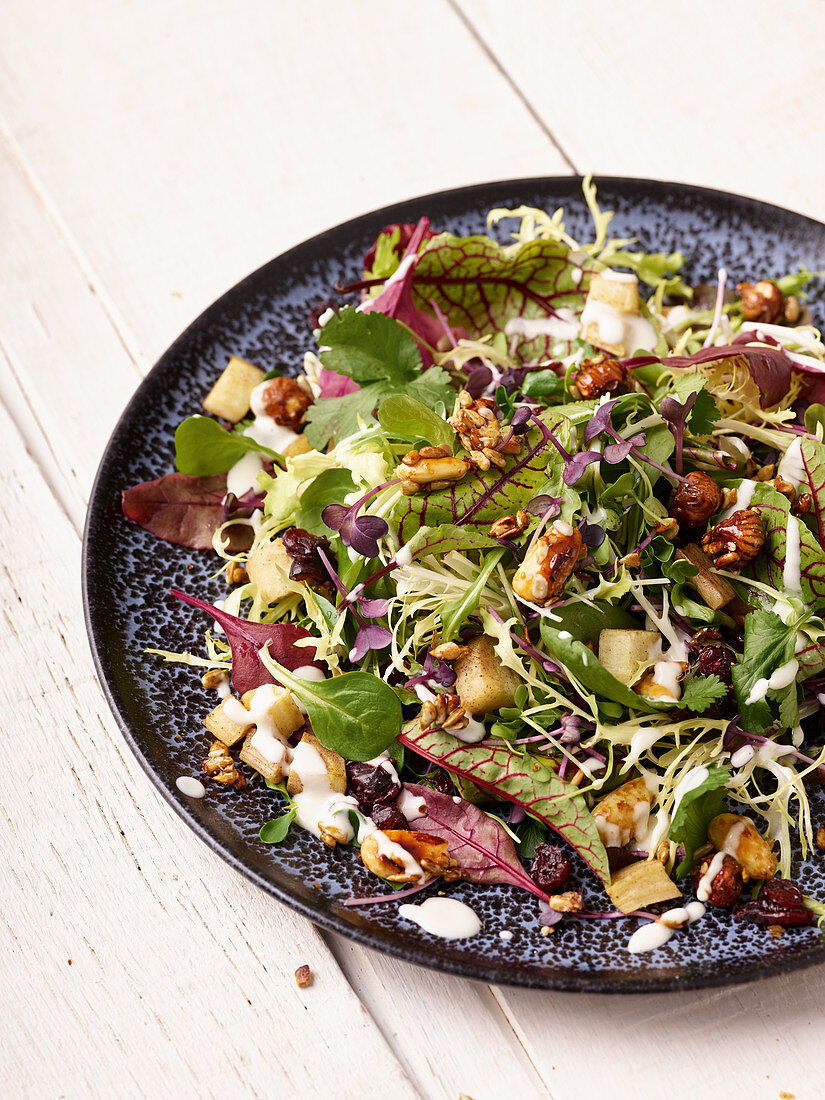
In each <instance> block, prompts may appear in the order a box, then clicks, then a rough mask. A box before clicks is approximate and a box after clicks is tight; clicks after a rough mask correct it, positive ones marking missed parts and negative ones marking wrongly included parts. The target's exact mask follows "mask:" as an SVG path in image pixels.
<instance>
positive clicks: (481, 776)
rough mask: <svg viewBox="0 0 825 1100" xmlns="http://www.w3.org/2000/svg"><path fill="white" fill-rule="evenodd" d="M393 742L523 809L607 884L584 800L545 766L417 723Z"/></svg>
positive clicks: (599, 846)
mask: <svg viewBox="0 0 825 1100" xmlns="http://www.w3.org/2000/svg"><path fill="white" fill-rule="evenodd" d="M398 740H399V741H401V743H402V744H404V745H406V746H407V748H409V749H412V751H413V752H417V753H418V755H419V756H423V757H424V759H425V760H429V761H431V762H432V763H433V764H438V765H439V766H440V767H442V768H444V769H446V771H448V772H453V773H454V774H455V775H460V776H462V777H463V778H465V779H469V780H470V781H471V782H472V783H475V785H476V786H477V787H480V788H481V789H482V790H485V791H489V792H490V793H491V794H494V795H498V796H499V797H500V798H504V799H506V800H507V801H508V802H514V803H515V804H516V805H517V806H523V807H524V809H525V810H526V811H527V813H529V814H532V815H533V817H535V818H538V820H539V821H543V822H544V823H545V825H548V826H549V827H550V828H551V829H553V830H554V831H555V832H557V833H558V834H559V835H560V836H561V837H563V838H564V839H565V840H566V841H567V842H568V844H570V845H572V847H573V848H575V849H576V851H577V852H578V853H579V855H580V856H581V857H582V859H584V860H585V862H586V863H587V864H588V865H589V866H590V867H591V868H592V869H593V870H594V871H595V873H596V874H597V875H598V876H599V878H600V879H601V880H602V881H603V882H605V883H609V882H610V869H609V867H608V863H607V852H606V851H605V848H604V844H602V841H601V838H600V837H599V832H598V829H597V828H596V823H595V821H594V820H593V816H592V814H591V813H590V811H589V810H588V808H587V806H586V804H585V801H584V796H583V795H582V794H580V792H579V791H578V789H577V788H576V787H574V786H573V785H572V784H570V783H565V782H564V781H563V780H561V779H559V777H558V776H557V775H556V774H555V773H554V772H553V771H551V769H550V768H549V767H548V766H547V765H546V764H543V763H541V762H540V761H538V760H534V759H533V758H531V757H529V756H528V757H526V758H525V759H522V758H521V757H519V756H517V755H516V754H515V753H513V752H512V751H511V750H510V749H509V748H507V747H506V746H505V745H502V746H501V747H500V748H499V747H498V746H488V745H465V744H463V743H462V742H461V741H459V740H457V738H455V737H453V736H452V734H449V733H445V732H444V731H443V730H422V729H421V728H420V726H419V724H418V722H417V721H414V722H410V723H408V724H407V725H406V726H404V727H403V728H402V731H401V733H400V734H399V737H398Z"/></svg>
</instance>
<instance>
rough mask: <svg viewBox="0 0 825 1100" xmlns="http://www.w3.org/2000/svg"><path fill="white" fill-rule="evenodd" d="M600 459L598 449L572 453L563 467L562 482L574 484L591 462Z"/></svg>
mask: <svg viewBox="0 0 825 1100" xmlns="http://www.w3.org/2000/svg"><path fill="white" fill-rule="evenodd" d="M601 459H602V455H601V452H600V451H579V453H578V454H575V455H573V457H572V458H570V459H569V460H568V462H567V464H566V465H565V467H564V473H563V474H562V479H563V481H564V484H565V485H575V484H576V482H577V481H578V480H579V478H580V477H581V476H582V475H583V474H584V471H585V470H586V469H587V467H588V466H590V465H591V463H593V462H600V461H601Z"/></svg>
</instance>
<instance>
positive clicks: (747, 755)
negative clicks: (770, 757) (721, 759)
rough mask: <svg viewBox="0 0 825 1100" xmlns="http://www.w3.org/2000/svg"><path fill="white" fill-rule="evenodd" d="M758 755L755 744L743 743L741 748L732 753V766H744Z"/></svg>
mask: <svg viewBox="0 0 825 1100" xmlns="http://www.w3.org/2000/svg"><path fill="white" fill-rule="evenodd" d="M754 756H756V749H755V748H754V747H753V745H743V746H742V747H741V749H737V750H736V752H734V753H731V758H730V762H731V766H732V767H734V768H744V767H745V765H746V764H750V762H751V760H753V758H754Z"/></svg>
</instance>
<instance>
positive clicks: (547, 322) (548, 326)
mask: <svg viewBox="0 0 825 1100" xmlns="http://www.w3.org/2000/svg"><path fill="white" fill-rule="evenodd" d="M504 335H505V336H524V337H525V338H526V339H527V340H535V339H536V337H537V336H552V337H553V338H554V339H556V340H568V341H569V340H575V339H576V337H577V336H578V335H579V321H578V318H577V317H576V314H575V313H574V312H573V310H572V309H565V308H561V309H557V310H556V316H555V317H536V318H530V317H513V318H512V319H511V320H509V321H508V322H507V324H506V325H505V326H504Z"/></svg>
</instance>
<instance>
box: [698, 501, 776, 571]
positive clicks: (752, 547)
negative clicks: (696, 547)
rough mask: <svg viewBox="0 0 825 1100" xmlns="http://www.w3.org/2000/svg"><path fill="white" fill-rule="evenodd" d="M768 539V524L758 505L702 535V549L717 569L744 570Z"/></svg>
mask: <svg viewBox="0 0 825 1100" xmlns="http://www.w3.org/2000/svg"><path fill="white" fill-rule="evenodd" d="M764 542H765V525H764V522H763V520H762V516H761V515H760V513H759V512H758V511H757V510H756V509H755V508H742V509H740V510H739V511H738V512H734V513H733V515H732V516H731V517H730V518H729V519H725V520H722V522H721V523H717V524H716V526H715V527H711V529H710V530H709V531H708V532H707V534H705V535H704V536H703V537H702V549H703V550H704V551H705V553H706V554H707V555H708V557H709V558H711V559H712V561H713V564H714V565H715V566H716V568H717V569H741V568H742V566H743V565H747V564H748V562H749V561H752V560H753V559H754V558H755V557H756V555H757V554H758V553H759V551H760V550H761V549H762V546H763V545H764Z"/></svg>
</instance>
